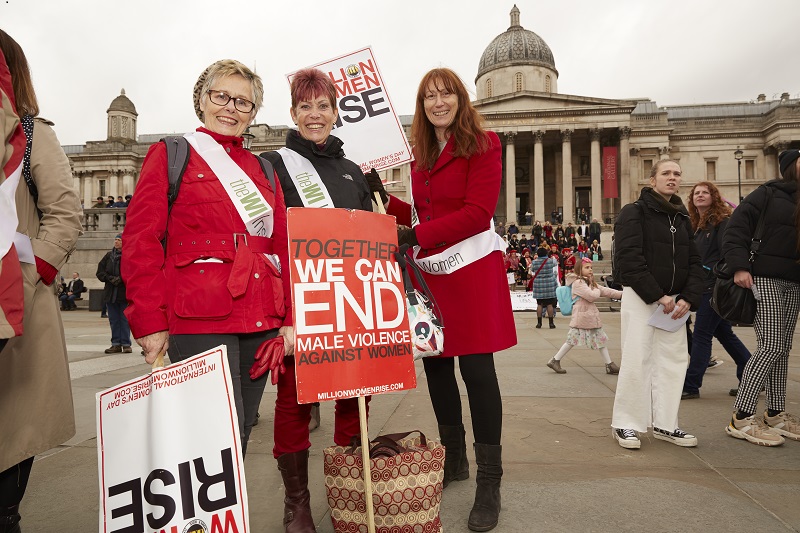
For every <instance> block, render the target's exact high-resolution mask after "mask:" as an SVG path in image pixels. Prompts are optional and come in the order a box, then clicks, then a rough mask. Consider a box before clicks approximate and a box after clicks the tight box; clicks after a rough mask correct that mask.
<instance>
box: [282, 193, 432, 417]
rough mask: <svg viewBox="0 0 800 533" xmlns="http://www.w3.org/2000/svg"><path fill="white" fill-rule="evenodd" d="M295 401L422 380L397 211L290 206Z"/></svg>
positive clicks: (360, 392)
mask: <svg viewBox="0 0 800 533" xmlns="http://www.w3.org/2000/svg"><path fill="white" fill-rule="evenodd" d="M288 225H289V263H290V273H291V280H292V302H293V312H294V331H295V335H296V339H295V370H296V374H297V401H298V402H300V403H312V402H319V401H328V400H337V399H340V398H354V397H358V396H367V395H370V394H381V393H385V392H393V391H399V390H406V389H413V388H415V387H416V386H417V381H416V372H415V370H414V356H413V353H412V350H411V333H410V331H409V326H408V315H407V312H406V301H405V293H404V289H403V273H402V271H401V269H400V266H399V265H398V264H397V261H396V260H395V258H394V252H395V251H396V250H397V227H396V225H395V220H394V217H390V216H387V215H379V214H377V213H371V212H369V211H357V210H356V211H349V210H346V209H322V208H311V207H301V208H296V207H293V208H290V209H289V214H288Z"/></svg>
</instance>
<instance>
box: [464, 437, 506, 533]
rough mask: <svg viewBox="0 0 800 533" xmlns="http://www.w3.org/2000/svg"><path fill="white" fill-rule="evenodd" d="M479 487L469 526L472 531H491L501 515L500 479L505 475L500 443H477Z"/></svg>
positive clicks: (476, 457) (477, 477) (476, 491)
mask: <svg viewBox="0 0 800 533" xmlns="http://www.w3.org/2000/svg"><path fill="white" fill-rule="evenodd" d="M474 446H475V462H476V463H478V474H477V475H476V476H475V480H476V481H477V484H478V487H477V488H476V489H475V503H474V504H473V505H472V511H470V513H469V521H468V522H467V527H468V528H469V529H470V530H471V531H489V530H492V529H494V528H495V527H497V521H498V519H499V517H500V479H501V478H502V477H503V461H502V450H503V447H502V446H501V445H499V444H478V443H477V442H476V443H475V445H474Z"/></svg>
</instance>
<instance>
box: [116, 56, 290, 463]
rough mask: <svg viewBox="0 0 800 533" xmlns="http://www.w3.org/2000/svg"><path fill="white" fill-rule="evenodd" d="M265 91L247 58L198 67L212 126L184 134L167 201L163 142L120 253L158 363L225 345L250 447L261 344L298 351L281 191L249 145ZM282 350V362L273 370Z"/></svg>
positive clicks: (141, 333) (198, 108)
mask: <svg viewBox="0 0 800 533" xmlns="http://www.w3.org/2000/svg"><path fill="white" fill-rule="evenodd" d="M263 94H264V90H263V86H262V84H261V78H259V77H258V75H256V74H255V73H254V72H253V71H251V70H250V69H249V68H247V67H246V66H245V65H243V64H241V63H239V62H238V61H234V60H222V61H217V62H216V63H214V64H212V65H211V66H209V67H208V68H207V69H206V70H205V71H204V72H203V73H202V74H201V75H200V78H199V79H198V80H197V83H196V84H195V87H194V108H195V113H196V114H197V116H198V118H199V119H200V120H201V121H202V123H203V125H202V127H199V128H197V130H196V131H195V132H193V133H190V134H187V135H185V136H184V138H185V139H186V141H187V142H188V145H189V146H188V148H189V156H188V161H187V164H186V169H185V171H184V172H183V177H182V179H181V182H180V187H179V189H178V194H177V196H176V197H175V198H174V201H168V181H169V180H168V170H167V163H168V159H167V149H166V143H164V142H158V143H156V144H154V145H153V146H151V147H150V151H149V152H148V154H147V157H146V158H145V160H144V163H143V165H142V172H141V176H140V179H139V183H138V184H137V186H136V192H135V194H134V195H133V199H132V201H131V204H130V206H128V212H127V225H126V226H125V231H124V233H123V237H124V240H125V243H126V244H125V247H124V248H123V250H122V277H123V281H124V282H125V285H126V288H127V298H128V308H127V309H126V311H125V314H126V315H127V317H128V321H129V323H130V327H131V331H132V332H133V334H134V337H135V338H136V342H138V343H139V345H141V346H142V348H143V349H144V353H145V360H146V361H147V362H148V363H152V362H153V361H154V360H155V359H156V356H157V355H158V354H159V353H163V352H165V351H167V350H168V355H169V358H170V361H172V362H173V363H174V362H176V361H181V360H183V359H186V358H188V357H191V356H193V355H195V354H198V353H200V352H203V351H205V350H208V349H210V348H214V347H216V346H219V345H220V344H224V345H225V346H226V347H227V351H228V360H229V363H230V372H231V379H232V382H233V389H234V397H235V398H234V399H235V402H236V411H237V414H238V416H239V432H240V436H241V443H242V451H243V453H244V452H245V451H246V450H247V440H248V437H249V435H250V430H251V428H252V427H253V424H254V422H255V421H256V414H257V412H258V405H259V403H260V402H261V396H262V394H263V392H264V387H265V385H266V379H267V377H266V376H267V373H264V372H263V371H264V370H266V368H264V367H263V366H262V367H261V371H262V375H260V376H258V377H257V378H255V379H252V378H251V376H250V370H251V367H254V364H255V363H256V354H257V351H259V348H262V349H261V350H260V351H259V354H263V353H264V347H266V346H270V350H271V351H272V352H274V351H275V350H273V349H272V348H274V347H275V346H276V343H282V345H281V346H280V347H281V348H282V349H283V350H285V352H286V353H292V351H293V349H294V346H293V344H292V343H293V337H294V335H293V329H292V323H291V317H292V313H291V309H290V306H291V299H290V290H289V279H288V277H289V276H288V269H287V268H286V265H287V264H288V241H287V234H286V207H285V206H284V202H283V193H282V192H281V188H280V185H279V184H278V182H277V180H276V179H275V176H274V172H273V171H272V170H271V169H269V168H268V167H269V165H268V164H266V162H264V163H265V166H262V162H260V161H259V159H258V158H257V157H256V156H255V155H253V154H252V153H250V152H249V151H248V150H247V149H245V148H244V146H243V145H242V133H244V131H245V128H247V126H248V125H249V124H250V123H251V122H252V121H253V119H254V118H255V116H256V112H257V111H258V109H259V108H260V107H261V102H262V98H263ZM171 140H172V139H167V142H171ZM265 172H268V174H269V175H265ZM241 198H247V201H248V202H249V204H248V205H249V208H245V206H243V204H242V202H241ZM254 206H255V207H254ZM249 213H254V214H255V216H253V215H251V214H249ZM277 336H282V337H283V339H282V340H275V341H271V342H270V343H267V342H266V341H268V340H271V339H274V338H275V337H277ZM262 345H263V346H262ZM282 359H283V358H282V357H280V359H278V358H275V361H272V362H273V363H277V364H273V365H270V368H269V369H271V370H272V371H273V374H274V372H275V371H277V370H278V366H279V364H280V363H281V361H282ZM259 361H264V359H263V358H262V359H260V360H259ZM258 366H259V365H256V367H258ZM255 374H258V373H257V372H256V373H255ZM273 381H275V376H274V375H273Z"/></svg>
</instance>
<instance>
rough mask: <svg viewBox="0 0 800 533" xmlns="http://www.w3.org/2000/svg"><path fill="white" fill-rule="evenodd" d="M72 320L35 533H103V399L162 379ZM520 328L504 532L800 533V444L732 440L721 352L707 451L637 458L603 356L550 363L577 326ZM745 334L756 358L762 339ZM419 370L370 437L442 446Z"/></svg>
mask: <svg viewBox="0 0 800 533" xmlns="http://www.w3.org/2000/svg"><path fill="white" fill-rule="evenodd" d="M63 317H64V322H65V329H66V332H67V344H68V346H69V354H70V368H71V372H72V390H73V393H74V398H75V412H76V422H77V435H76V436H75V437H74V438H73V439H72V440H70V441H69V442H67V443H65V444H64V445H63V446H61V447H59V448H57V449H54V450H51V451H50V452H48V453H46V454H43V455H42V456H40V457H37V460H36V462H35V464H34V468H33V473H32V476H31V482H30V485H29V487H28V493H27V495H26V497H25V499H24V501H23V505H22V509H21V512H22V515H23V521H22V523H21V525H22V528H23V531H24V532H25V533H40V532H41V533H50V532H55V531H69V532H76V533H77V532H90V531H97V528H98V481H97V449H96V438H95V437H96V434H95V412H94V401H95V394H96V393H97V392H98V391H101V390H103V389H106V388H108V387H111V386H113V385H116V384H118V383H120V382H123V381H126V380H129V379H131V378H133V377H136V376H139V375H142V374H144V373H146V372H147V371H148V367H147V365H145V364H144V363H143V358H142V357H141V356H140V355H138V350H137V349H136V347H135V346H134V353H133V354H117V355H113V356H106V355H105V354H103V350H104V349H105V348H107V347H108V346H109V345H110V342H109V327H108V322H107V320H105V319H101V318H100V314H99V313H96V312H89V311H73V312H70V313H64V314H63ZM602 317H603V321H604V325H605V327H606V331H607V332H608V335H609V338H610V344H609V349H610V351H611V356H612V358H613V359H614V360H615V361H617V362H619V356H620V352H619V350H620V347H619V333H620V324H619V314H618V313H603V315H602ZM515 319H516V322H517V330H518V335H519V343H518V344H517V346H516V347H515V348H513V349H511V350H507V351H505V352H502V353H500V354H498V355H497V358H496V361H497V369H498V375H499V378H500V386H501V389H502V392H503V397H504V401H503V407H504V413H505V414H504V435H503V445H504V458H503V459H504V468H505V477H504V478H503V488H502V494H503V512H502V514H501V517H500V524H499V526H498V527H497V529H496V530H495V531H497V532H498V533H527V532H539V531H543V532H544V531H547V532H561V531H563V532H571V531H614V532H626V531H640V530H645V531H704V532H723V531H725V532H727V531H743V530H757V531H800V442H795V441H789V440H787V442H786V444H784V445H783V446H781V447H778V448H762V447H758V446H754V445H752V444H749V443H747V442H745V441H739V440H735V439H732V438H730V437H728V436H727V435H726V434H725V432H724V427H725V425H726V423H727V421H728V419H729V417H730V414H731V410H732V401H733V398H731V397H730V396H728V389H730V388H731V387H733V386H735V385H736V378H735V368H734V365H733V362H732V361H731V360H730V359H729V358H728V357H727V355H725V354H724V351H723V350H722V348H721V347H720V346H719V345H715V349H714V353H715V354H717V355H719V356H720V357H721V358H722V359H723V360H724V361H725V364H723V365H721V366H719V367H717V368H715V369H713V370H710V371H709V372H708V373H707V374H706V378H705V382H704V385H703V388H702V390H701V394H702V398H701V399H698V400H686V401H684V402H683V404H682V410H681V426H682V428H683V429H685V430H687V431H689V432H691V433H693V434H695V435H696V436H697V437H698V439H699V441H700V444H699V446H698V447H697V448H679V447H676V446H674V445H671V444H669V443H666V442H663V441H656V440H654V439H652V438H651V437H644V438H643V442H642V448H641V450H638V451H637V450H624V449H622V448H620V447H619V446H618V445H617V444H616V442H615V441H614V440H613V439H612V438H611V436H610V427H609V424H610V422H611V409H612V405H613V401H614V389H615V386H616V376H610V375H606V374H605V373H604V367H603V364H602V359H601V358H600V355H599V354H598V353H595V352H592V351H589V350H586V349H583V348H576V349H574V350H573V351H572V352H570V354H569V355H568V356H567V357H566V358H565V360H564V361H562V364H563V367H564V368H565V369H566V370H567V374H564V375H557V374H555V373H554V372H553V371H551V370H550V369H549V368H547V367H546V366H545V362H547V360H548V359H549V358H550V357H551V356H552V355H553V354H554V353H555V352H556V350H557V348H558V347H559V346H560V345H561V344H562V343H563V342H564V338H565V335H566V332H567V323H568V321H567V319H565V318H563V317H559V318H557V319H556V324H557V326H558V327H557V329H554V330H550V329H540V330H537V329H534V327H533V324H534V323H535V317H534V315H533V314H532V313H515ZM736 332H737V333H738V334H739V335H740V337H741V338H742V340H743V341H744V343H745V344H746V345H747V346H748V347H749V348H750V349H751V350H752V349H754V348H755V337H754V335H753V332H752V330H751V329H750V328H737V329H736ZM795 346H797V343H795ZM798 355H800V353H798V348H797V347H796V348H795V349H794V351H793V357H791V358H790V360H789V361H790V362H789V385H788V396H787V410H788V411H790V412H794V413H795V414H800V357H798ZM418 370H419V373H418V380H419V387H418V388H417V389H416V390H413V391H410V392H403V393H393V394H387V395H383V396H379V397H375V398H373V401H372V404H371V419H370V421H371V431H370V435H372V436H375V435H377V434H380V433H392V432H397V431H401V430H409V429H421V430H423V431H424V432H425V433H427V434H428V435H432V436H435V435H436V422H435V419H434V417H433V412H432V410H431V406H430V402H429V400H428V395H427V388H426V383H425V376H424V374H423V373H422V366H421V365H419V364H418ZM463 398H464V403H465V404H466V396H464V397H463ZM274 401H275V389H274V388H273V387H271V386H268V387H267V390H266V392H265V394H264V399H263V403H262V409H261V414H262V417H261V423H260V424H259V425H258V426H257V427H255V428H254V430H253V435H252V437H251V441H250V445H249V448H248V456H247V460H246V471H247V481H248V494H249V499H250V514H251V529H252V531H255V532H269V533H271V532H280V531H282V530H283V529H282V517H283V487H282V483H281V478H280V475H279V473H278V470H277V468H276V463H275V461H274V459H273V458H272V453H271V448H272V407H273V405H274ZM759 407H760V408H763V402H762V403H761V405H760V406H759ZM466 410H467V409H466V406H465V411H466ZM332 416H333V406H332V405H331V404H330V403H328V404H323V406H322V419H323V422H322V427H321V428H320V429H318V430H317V431H315V432H313V433H312V437H311V440H312V443H313V447H312V449H311V472H312V473H311V475H310V478H311V482H310V489H311V494H312V509H313V512H314V517H315V519H316V522H317V524H318V531H320V532H323V533H329V532H331V531H332V527H331V523H330V518H329V516H328V512H327V504H326V502H325V500H324V492H325V490H324V485H323V480H322V467H321V462H322V449H323V448H324V447H325V446H328V445H330V444H331V443H332V433H333V424H332ZM468 420H469V419H468V418H467V423H468ZM467 434H468V436H469V435H470V430H469V429H468V430H467ZM468 442H469V438H468ZM473 458H474V456H473V455H472V453H471V451H470V460H471V467H472V468H471V476H472V477H471V478H470V480H468V481H462V482H455V483H453V484H452V485H450V486H449V487H448V488H447V490H446V491H445V494H444V498H443V502H442V521H443V523H444V528H445V531H448V532H454V531H467V527H466V522H467V515H468V513H469V509H470V507H471V505H472V497H473V494H474V476H475V466H474V460H473Z"/></svg>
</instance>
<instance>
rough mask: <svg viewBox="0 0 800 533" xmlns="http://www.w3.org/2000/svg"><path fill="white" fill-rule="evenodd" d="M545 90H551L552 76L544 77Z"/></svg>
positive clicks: (547, 91)
mask: <svg viewBox="0 0 800 533" xmlns="http://www.w3.org/2000/svg"><path fill="white" fill-rule="evenodd" d="M544 92H546V93H549V92H550V76H549V75H547V76H545V77H544Z"/></svg>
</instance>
